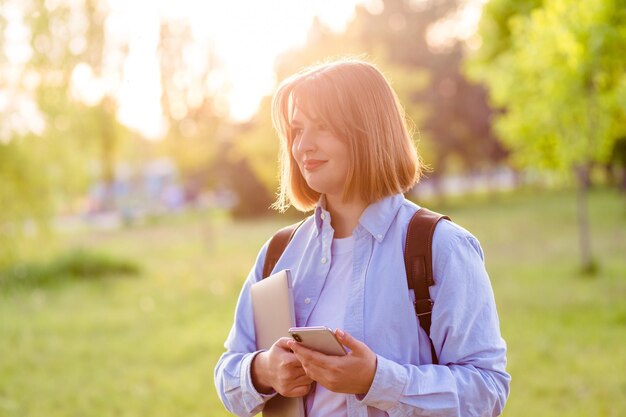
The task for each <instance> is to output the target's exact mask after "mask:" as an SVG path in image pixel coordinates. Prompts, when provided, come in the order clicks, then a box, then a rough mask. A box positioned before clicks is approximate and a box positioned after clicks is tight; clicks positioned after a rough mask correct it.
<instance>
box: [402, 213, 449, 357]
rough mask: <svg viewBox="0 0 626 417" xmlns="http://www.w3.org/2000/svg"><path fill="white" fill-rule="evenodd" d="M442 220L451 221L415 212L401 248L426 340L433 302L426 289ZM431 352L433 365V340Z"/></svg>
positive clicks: (435, 214)
mask: <svg viewBox="0 0 626 417" xmlns="http://www.w3.org/2000/svg"><path fill="white" fill-rule="evenodd" d="M441 219H448V220H450V218H449V217H448V216H444V215H442V214H439V213H435V212H433V211H430V210H428V209H425V208H420V209H419V210H417V211H416V212H415V214H414V215H413V217H412V218H411V221H410V222H409V228H408V230H407V234H406V243H405V248H404V267H405V268H406V278H407V283H408V286H409V289H412V290H413V292H414V293H415V314H416V315H417V318H418V319H419V322H420V326H421V327H422V328H423V329H424V331H425V332H426V334H427V335H428V337H429V338H430V324H431V313H432V310H433V300H432V299H431V298H430V293H429V291H428V287H430V286H431V285H434V284H435V280H434V278H433V249H432V243H433V234H434V233H435V227H436V226H437V223H439V220H441ZM430 348H431V352H432V356H433V363H435V364H436V363H438V362H439V361H438V359H437V354H436V352H435V347H434V346H433V342H432V340H431V341H430Z"/></svg>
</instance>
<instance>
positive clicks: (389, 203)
mask: <svg viewBox="0 0 626 417" xmlns="http://www.w3.org/2000/svg"><path fill="white" fill-rule="evenodd" d="M403 201H404V196H403V195H402V194H394V195H391V196H389V197H385V198H383V199H381V200H378V201H376V202H375V203H372V204H370V205H369V206H368V207H367V208H366V209H365V211H364V212H363V214H362V215H361V218H360V219H359V224H360V225H361V226H363V228H364V229H365V230H367V231H368V232H369V233H370V234H371V235H372V236H374V239H376V240H377V241H379V242H380V241H382V240H383V239H384V238H385V235H386V234H387V231H388V230H389V227H390V226H391V223H392V222H393V220H394V219H395V218H396V214H398V210H399V209H400V207H401V206H402V202H403Z"/></svg>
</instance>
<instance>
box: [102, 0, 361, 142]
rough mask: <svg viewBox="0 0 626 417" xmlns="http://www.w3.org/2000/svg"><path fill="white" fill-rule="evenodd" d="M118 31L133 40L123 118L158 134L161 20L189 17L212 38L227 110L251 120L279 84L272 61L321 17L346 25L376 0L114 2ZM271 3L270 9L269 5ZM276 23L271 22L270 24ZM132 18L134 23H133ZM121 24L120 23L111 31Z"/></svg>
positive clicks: (122, 94)
mask: <svg viewBox="0 0 626 417" xmlns="http://www.w3.org/2000/svg"><path fill="white" fill-rule="evenodd" d="M109 3H110V5H111V12H112V19H113V20H114V21H116V20H117V24H116V25H113V27H117V28H118V30H123V31H126V32H127V33H126V36H128V37H129V38H130V53H129V56H128V61H127V63H126V65H125V67H124V76H123V83H122V87H121V89H120V90H119V93H118V94H119V99H120V100H119V102H120V107H119V117H120V120H121V121H122V122H123V123H124V124H126V125H128V126H130V127H133V128H136V129H138V130H140V131H141V132H142V133H143V134H145V135H146V136H148V137H158V136H160V134H162V133H163V128H164V126H163V125H162V121H161V120H160V114H161V108H160V101H159V97H160V94H161V91H160V86H159V77H160V75H159V72H158V62H157V56H156V48H157V44H158V40H159V39H158V36H159V19H160V17H161V16H167V17H169V18H188V19H189V22H190V24H191V26H192V30H193V34H194V38H196V39H198V40H200V41H204V42H210V43H211V44H212V45H213V47H214V50H215V53H216V55H217V57H218V60H219V61H220V64H221V67H222V79H221V81H222V83H223V86H227V87H226V88H227V90H228V91H227V93H228V107H229V116H230V117H231V118H232V119H234V120H237V121H243V120H246V119H249V118H250V117H251V116H252V115H253V114H254V113H255V111H256V108H257V105H258V103H259V101H260V99H261V98H262V97H263V96H264V95H267V94H271V92H272V89H273V87H274V85H275V80H274V60H275V58H276V57H277V56H278V55H279V54H280V53H281V52H283V51H285V50H287V49H289V48H293V47H295V46H297V45H300V44H303V43H304V42H305V40H306V35H307V32H308V29H309V27H310V25H311V22H312V20H313V18H314V17H315V16H317V17H319V19H320V20H321V21H322V22H324V23H325V24H327V25H328V26H329V27H330V28H331V29H333V30H337V31H339V30H342V29H343V28H344V27H345V25H346V24H347V22H348V21H349V20H350V18H351V17H352V15H353V14H354V8H355V5H356V4H359V3H363V4H364V3H370V4H372V1H371V0H340V1H337V0H315V1H311V0H308V1H307V0H272V2H271V3H268V2H263V1H250V0H229V1H202V2H200V1H194V0H179V1H176V2H174V1H160V2H156V3H155V2H154V1H150V0H134V1H124V0H109ZM268 4H271V8H270V7H268ZM268 21H270V22H272V24H271V25H267V22H268ZM131 22H132V23H131ZM113 30H115V29H113Z"/></svg>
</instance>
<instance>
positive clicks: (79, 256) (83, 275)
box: [0, 249, 140, 290]
mask: <svg viewBox="0 0 626 417" xmlns="http://www.w3.org/2000/svg"><path fill="white" fill-rule="evenodd" d="M139 272H140V269H139V266H138V265H137V264H136V263H135V262H133V261H131V260H129V259H124V258H121V257H116V256H112V255H109V254H106V253H103V252H99V251H93V250H85V249H72V250H69V251H67V252H65V253H62V254H61V255H59V256H58V257H56V258H54V259H53V260H51V261H49V262H45V263H44V262H25V263H17V264H14V265H12V266H11V267H8V268H6V269H4V270H3V271H0V289H4V290H15V289H21V290H24V289H29V290H32V289H33V288H46V287H50V286H55V285H59V284H62V283H65V282H67V281H69V280H77V279H80V280H92V279H100V278H104V277H109V276H112V275H137V274H138V273H139Z"/></svg>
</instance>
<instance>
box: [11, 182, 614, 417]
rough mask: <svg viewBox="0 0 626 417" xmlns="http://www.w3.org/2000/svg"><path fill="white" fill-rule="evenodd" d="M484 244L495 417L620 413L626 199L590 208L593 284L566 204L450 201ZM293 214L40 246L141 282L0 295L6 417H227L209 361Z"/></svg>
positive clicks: (558, 200) (81, 236)
mask: <svg viewBox="0 0 626 417" xmlns="http://www.w3.org/2000/svg"><path fill="white" fill-rule="evenodd" d="M433 208H434V209H438V210H440V211H443V212H446V213H448V214H450V215H451V216H452V218H453V219H454V220H455V221H456V222H457V223H459V224H461V225H463V226H464V227H466V228H467V229H469V230H471V231H472V232H473V233H474V234H475V235H476V236H477V237H478V238H479V239H480V241H481V243H482V245H483V248H484V249H485V252H486V256H487V268H488V270H489V272H490V275H491V279H492V282H493V286H494V291H495V293H496V300H497V303H498V309H499V313H500V321H501V327H502V332H503V334H504V337H505V338H506V340H507V342H508V345H509V355H508V358H509V371H510V372H511V374H512V375H513V383H512V387H511V389H512V391H511V396H510V399H509V402H508V404H507V408H506V410H505V413H504V415H505V416H624V415H626V349H625V345H626V204H625V201H624V199H623V198H619V197H618V196H617V195H615V194H614V193H613V192H611V191H606V190H600V191H595V192H593V193H592V195H591V199H590V212H591V216H592V227H593V248H594V252H595V255H596V258H597V259H598V261H599V264H600V272H599V274H598V275H597V276H595V277H592V278H590V277H586V276H583V275H581V274H580V273H579V272H578V271H579V270H578V263H579V251H578V240H577V236H578V235H577V227H576V212H575V197H574V195H573V194H572V193H569V192H556V193H548V192H521V193H517V194H516V195H509V196H496V197H495V198H492V199H491V200H489V199H478V198H474V199H466V200H465V201H456V202H451V203H449V204H448V205H447V206H445V207H433ZM288 222H291V220H288V219H281V218H277V219H266V220H262V221H254V222H253V221H246V222H241V221H237V222H233V221H230V220H228V219H225V218H223V217H219V218H216V217H212V216H209V215H204V216H202V215H195V216H194V215H192V216H185V217H184V218H178V219H174V220H172V221H165V222H156V223H154V224H151V225H150V226H144V227H137V228H134V229H127V230H122V231H115V232H89V233H87V232H84V231H83V232H77V233H74V234H71V235H66V236H63V237H62V238H61V239H59V240H58V242H56V243H55V244H54V245H51V246H50V247H48V248H47V252H48V253H49V254H50V255H53V254H55V253H63V251H65V250H66V248H73V247H81V248H84V249H85V250H93V251H102V252H104V253H107V254H110V256H112V257H118V258H119V259H131V260H133V261H134V262H135V263H137V264H138V265H139V267H140V272H139V275H138V276H134V277H128V276H127V275H123V274H121V273H113V274H112V275H111V274H109V275H107V276H106V277H101V278H99V279H97V280H84V279H82V280H66V281H65V284H64V285H58V286H49V285H46V286H31V287H24V288H21V289H19V290H11V291H4V292H0V416H2V417H5V416H6V417H12V416H28V417H31V416H34V417H38V416H45V417H57V416H148V415H149V416H152V417H155V416H168V417H172V416H226V415H228V414H227V413H226V412H225V411H224V410H223V409H222V407H221V404H220V402H219V400H218V398H217V395H216V394H215V390H214V387H213V367H214V366H215V363H216V361H217V359H218V358H219V355H220V354H221V353H222V350H223V347H222V344H223V341H224V339H225V338H226V335H227V332H228V330H229V328H230V325H231V323H232V311H233V308H234V305H235V302H236V298H237V295H238V292H239V289H240V286H241V283H242V281H243V279H244V278H245V276H246V275H247V273H248V270H249V268H250V267H251V266H252V264H253V262H254V259H255V256H256V252H257V251H258V249H259V248H260V246H261V244H262V243H263V242H264V241H265V240H266V239H267V238H268V237H269V236H270V235H271V234H272V233H273V231H275V230H276V229H277V228H279V227H280V226H281V225H283V224H285V223H288Z"/></svg>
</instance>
